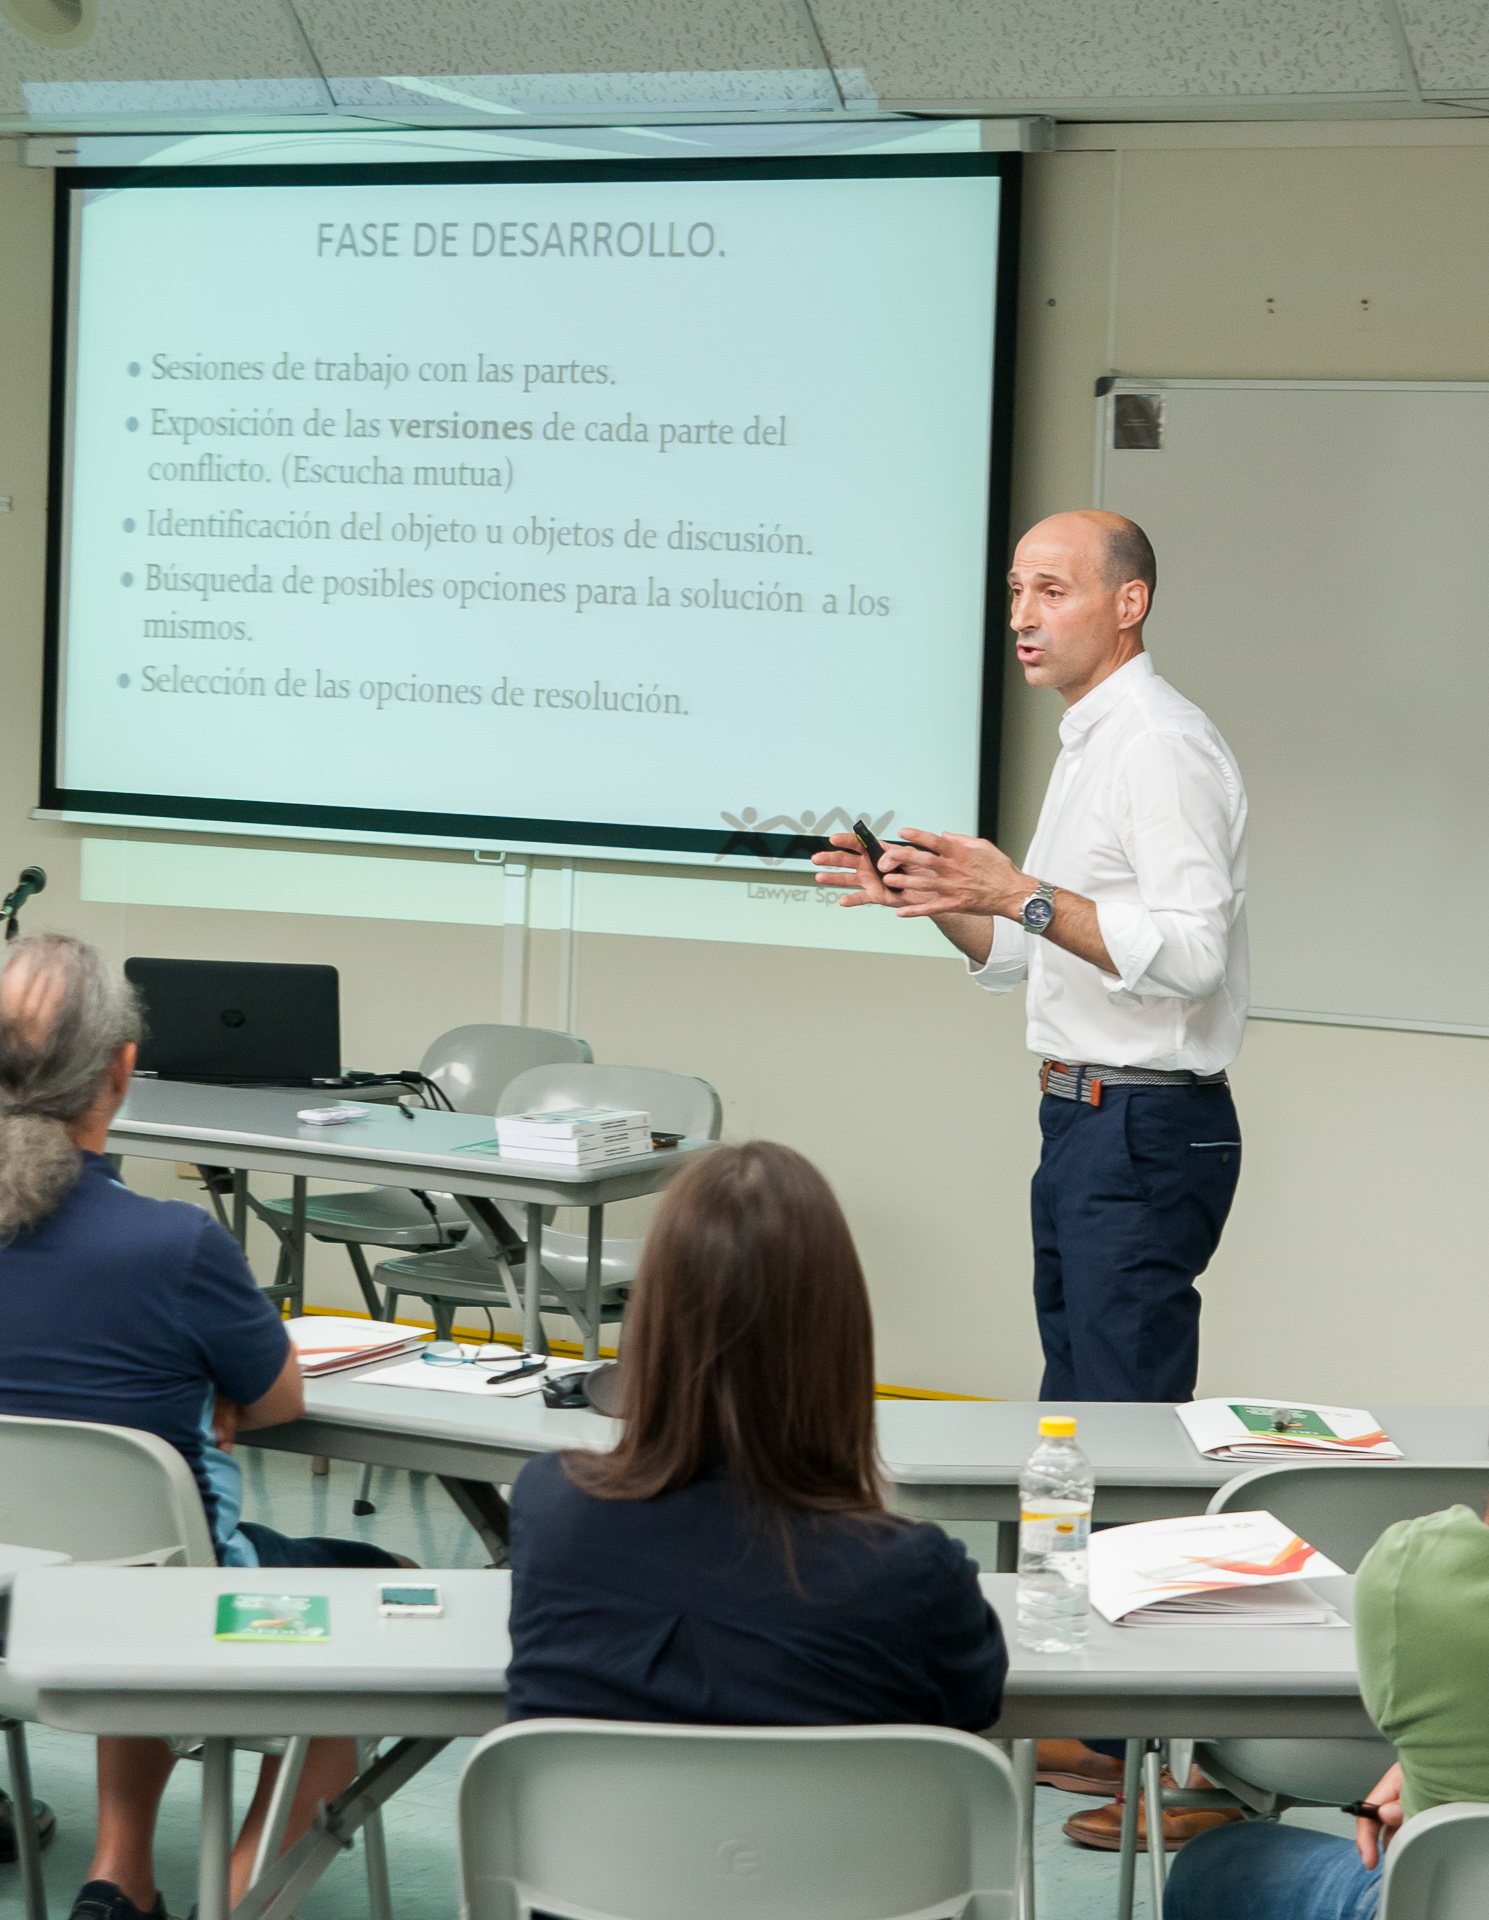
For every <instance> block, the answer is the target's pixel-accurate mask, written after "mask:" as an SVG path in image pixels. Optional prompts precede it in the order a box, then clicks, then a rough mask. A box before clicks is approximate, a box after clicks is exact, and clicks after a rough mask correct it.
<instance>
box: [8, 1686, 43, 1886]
mask: <svg viewBox="0 0 1489 1920" xmlns="http://www.w3.org/2000/svg"><path fill="white" fill-rule="evenodd" d="M3 1724H4V1727H5V1755H6V1759H7V1761H8V1762H9V1764H10V1797H11V1800H12V1802H13V1803H14V1817H15V1828H16V1854H17V1856H18V1857H19V1860H20V1865H21V1887H22V1890H23V1893H24V1897H25V1901H26V1920H47V1891H46V1887H45V1885H44V1884H43V1882H42V1877H41V1835H40V1834H39V1833H38V1832H37V1831H36V1795H35V1794H34V1793H33V1792H32V1789H31V1758H30V1755H29V1754H28V1753H27V1752H26V1728H25V1726H24V1724H23V1723H22V1722H21V1721H19V1720H6V1721H5V1722H4V1723H3Z"/></svg>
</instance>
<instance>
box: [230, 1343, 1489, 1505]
mask: <svg viewBox="0 0 1489 1920" xmlns="http://www.w3.org/2000/svg"><path fill="white" fill-rule="evenodd" d="M381 1364H383V1365H388V1364H397V1363H388V1362H384V1363H381ZM557 1365H558V1369H560V1370H561V1367H562V1362H561V1361H560V1362H558V1363H557ZM378 1372H379V1367H378V1366H371V1367H364V1368H360V1369H358V1370H357V1371H356V1372H354V1373H353V1372H347V1373H337V1374H329V1375H324V1376H322V1377H321V1378H320V1379H317V1380H307V1381H306V1383H305V1410H306V1415H307V1417H308V1418H310V1419H312V1420H315V1421H316V1422H320V1423H324V1424H325V1425H327V1426H340V1427H347V1428H362V1429H367V1428H375V1429H377V1430H379V1431H381V1432H384V1433H390V1434H399V1435H403V1436H406V1437H408V1438H411V1439H414V1438H424V1439H435V1440H440V1441H447V1442H451V1443H456V1444H463V1445H467V1446H468V1445H472V1444H474V1445H478V1446H486V1447H491V1448H493V1449H497V1450H499V1451H502V1452H505V1453H517V1454H523V1453H550V1452H554V1451H556V1450H557V1449H559V1448H561V1447H593V1448H601V1449H602V1448H606V1447H610V1446H613V1445H614V1444H615V1441H616V1438H617V1437H618V1433H619V1428H618V1425H617V1423H616V1422H614V1421H612V1420H606V1419H603V1418H602V1417H601V1416H600V1415H599V1414H596V1413H588V1412H583V1411H573V1412H563V1411H560V1410H558V1409H556V1408H552V1407H548V1406H545V1405H544V1403H543V1396H542V1394H541V1393H534V1394H528V1395H524V1396H523V1397H522V1398H520V1399H516V1400H496V1399H492V1400H482V1399H478V1398H476V1397H475V1396H473V1395H465V1394H454V1393H441V1392H439V1391H438V1390H431V1391H428V1392H425V1391H422V1390H420V1389H419V1388H416V1387H380V1386H378V1385H377V1384H376V1379H377V1374H378ZM1372 1411H1373V1412H1374V1413H1376V1415H1377V1416H1378V1417H1379V1419H1380V1420H1381V1423H1382V1424H1383V1426H1384V1427H1385V1430H1386V1431H1387V1432H1388V1433H1389V1434H1390V1435H1391V1437H1392V1438H1393V1439H1394V1440H1395V1441H1396V1442H1397V1444H1398V1445H1399V1446H1401V1448H1402V1449H1403V1451H1404V1453H1405V1456H1406V1458H1407V1459H1408V1460H1423V1461H1436V1462H1442V1461H1455V1462H1457V1461H1481V1460H1489V1407H1386V1406H1382V1407H1376V1408H1373V1409H1372ZM1050 1412H1062V1413H1063V1412H1070V1413H1073V1414H1075V1416H1076V1419H1077V1422H1078V1432H1077V1437H1078V1439H1079V1440H1080V1441H1081V1442H1082V1443H1083V1445H1084V1446H1085V1448H1086V1450H1087V1452H1088V1453H1089V1454H1090V1456H1091V1459H1092V1463H1093V1465H1094V1467H1095V1471H1096V1484H1097V1486H1098V1487H1135V1488H1173V1489H1177V1490H1181V1491H1185V1490H1191V1491H1194V1492H1195V1493H1196V1494H1204V1495H1205V1496H1206V1497H1208V1491H1209V1490H1212V1489H1214V1488H1215V1487H1219V1486H1223V1485H1224V1484H1225V1482H1226V1481H1227V1480H1233V1479H1234V1478H1235V1477H1236V1475H1237V1474H1239V1473H1245V1472H1247V1471H1248V1470H1249V1468H1250V1466H1251V1465H1253V1464H1255V1463H1252V1462H1236V1461H1221V1460H1207V1459H1206V1458H1205V1456H1204V1455H1203V1454H1202V1453H1200V1452H1199V1451H1198V1449H1197V1448H1196V1447H1195V1446H1194V1444H1193V1442H1192V1441H1191V1440H1190V1438H1189V1436H1188V1434H1187V1433H1186V1432H1185V1430H1184V1428H1183V1426H1182V1424H1181V1423H1180V1421H1179V1417H1178V1415H1177V1414H1176V1413H1175V1412H1174V1410H1173V1408H1172V1407H1170V1406H1154V1405H1146V1404H1127V1403H1121V1402H1106V1403H1103V1402H1099V1401H1095V1402H1087V1403H1084V1404H1082V1403H1077V1402H1071V1403H1069V1404H1068V1405H1067V1404H1060V1405H1054V1404H1043V1403H1040V1402H1036V1401H1016V1400H1001V1401H1000V1400H881V1401H879V1402H878V1404H877V1406H876V1409H875V1413H876V1421H877V1427H878V1436H879V1447H880V1452H881V1453H882V1455H883V1459H884V1468H885V1473H886V1475H887V1477H888V1479H889V1480H890V1482H891V1483H892V1484H895V1485H899V1486H969V1487H971V1486H1001V1487H1016V1486H1017V1484H1018V1477H1019V1472H1020V1470H1021V1468H1022V1466H1023V1463H1024V1460H1025V1459H1026V1458H1027V1456H1028V1455H1029V1453H1030V1452H1031V1451H1032V1449H1033V1446H1034V1443H1035V1440H1036V1438H1037V1437H1038V1425H1039V1419H1040V1416H1041V1414H1047V1413H1050ZM243 1438H244V1439H245V1441H248V1442H249V1443H250V1444H251V1443H252V1441H253V1440H254V1439H255V1438H256V1436H255V1435H251V1434H245V1435H244V1436H243ZM1201 1505H1203V1500H1202V1501H1201Z"/></svg>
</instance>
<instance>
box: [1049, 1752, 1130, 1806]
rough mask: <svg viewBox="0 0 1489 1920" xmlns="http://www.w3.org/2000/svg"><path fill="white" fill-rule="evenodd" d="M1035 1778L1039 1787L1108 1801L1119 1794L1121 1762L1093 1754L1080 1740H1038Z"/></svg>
mask: <svg viewBox="0 0 1489 1920" xmlns="http://www.w3.org/2000/svg"><path fill="white" fill-rule="evenodd" d="M1034 1778H1035V1780H1036V1782H1037V1783H1038V1784H1039V1785H1040V1786H1041V1787H1058V1788H1059V1789H1060V1791H1061V1792H1062V1793H1100V1794H1105V1795H1106V1796H1107V1797H1108V1798H1110V1797H1111V1795H1112V1794H1114V1793H1120V1792H1121V1791H1122V1762H1121V1761H1120V1760H1113V1759H1112V1757H1111V1755H1110V1754H1106V1753H1093V1752H1092V1751H1091V1749H1090V1748H1089V1747H1088V1746H1085V1745H1084V1744H1083V1743H1082V1742H1081V1741H1079V1740H1041V1741H1040V1742H1039V1753H1038V1757H1037V1759H1036V1761H1035V1773H1034Z"/></svg>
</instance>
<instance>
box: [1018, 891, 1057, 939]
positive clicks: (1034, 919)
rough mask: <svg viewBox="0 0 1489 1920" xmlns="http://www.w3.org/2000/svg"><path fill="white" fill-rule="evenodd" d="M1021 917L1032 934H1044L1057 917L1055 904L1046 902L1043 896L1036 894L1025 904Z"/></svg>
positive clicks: (1049, 901) (1051, 901) (1050, 901)
mask: <svg viewBox="0 0 1489 1920" xmlns="http://www.w3.org/2000/svg"><path fill="white" fill-rule="evenodd" d="M1020 917H1021V918H1022V920H1023V923H1024V925H1025V927H1027V929H1028V930H1029V932H1030V933H1043V932H1044V930H1045V928H1046V927H1047V926H1048V925H1049V923H1050V922H1051V920H1053V919H1054V917H1055V903H1054V901H1053V900H1046V899H1045V898H1044V896H1043V894H1039V893H1036V894H1035V895H1034V896H1033V897H1032V898H1031V899H1028V900H1026V901H1025V902H1024V907H1023V913H1022V915H1021V916H1020Z"/></svg>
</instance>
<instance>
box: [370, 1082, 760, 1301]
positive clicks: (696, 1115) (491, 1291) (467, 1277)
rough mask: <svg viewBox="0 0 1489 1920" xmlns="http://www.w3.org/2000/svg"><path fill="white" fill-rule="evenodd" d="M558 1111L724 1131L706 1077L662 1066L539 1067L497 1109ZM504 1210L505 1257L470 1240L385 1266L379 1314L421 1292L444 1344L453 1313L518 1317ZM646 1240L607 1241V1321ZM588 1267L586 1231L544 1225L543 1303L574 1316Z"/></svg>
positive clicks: (508, 1216) (518, 1253)
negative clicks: (626, 1113) (595, 1110)
mask: <svg viewBox="0 0 1489 1920" xmlns="http://www.w3.org/2000/svg"><path fill="white" fill-rule="evenodd" d="M560 1107H637V1108H641V1109H642V1110H644V1111H645V1112H646V1113H648V1114H650V1116H651V1125H652V1130H653V1131H654V1132H656V1133H680V1134H683V1135H685V1136H687V1137H689V1138H691V1139H703V1140H717V1139H718V1137H719V1134H720V1133H721V1132H722V1130H723V1125H724V1109H723V1106H722V1103H721V1102H720V1100H719V1096H718V1094H717V1093H716V1092H715V1091H714V1089H713V1088H712V1087H711V1086H710V1085H709V1084H708V1082H707V1081H706V1080H699V1079H697V1078H696V1077H695V1076H694V1075H692V1074H690V1073H672V1072H669V1071H668V1070H667V1069H665V1068H663V1067H609V1066H602V1067H597V1066H546V1067H534V1068H532V1070H531V1071H530V1072H528V1073H523V1074H519V1075H518V1076H517V1078H516V1079H515V1080H513V1081H511V1082H510V1083H509V1084H508V1085H507V1087H506V1088H505V1089H504V1091H503V1093H502V1095H501V1098H500V1099H499V1100H498V1102H497V1106H496V1111H497V1113H498V1114H504V1113H530V1112H547V1113H551V1112H553V1111H555V1110H556V1109H558V1108H560ZM499 1211H500V1212H501V1214H502V1216H503V1218H504V1220H505V1221H506V1223H507V1227H508V1230H509V1239H508V1242H507V1245H506V1247H505V1249H504V1251H503V1253H502V1254H500V1255H498V1254H497V1253H496V1252H494V1251H493V1250H492V1249H491V1247H490V1246H489V1244H488V1243H487V1242H486V1241H484V1240H477V1238H476V1236H475V1235H472V1236H471V1239H470V1240H469V1241H468V1242H467V1243H466V1244H465V1245H464V1246H462V1247H459V1248H457V1249H456V1250H455V1251H453V1252H449V1253H422V1254H410V1255H408V1256H407V1257H405V1258H402V1259H397V1260H385V1261H383V1263H382V1264H381V1265H380V1266H379V1267H378V1269H377V1271H376V1274H375V1275H374V1278H375V1280H377V1281H379V1282H380V1283H381V1284H382V1285H383V1286H385V1287H386V1288H387V1290H388V1291H387V1295H386V1297H385V1300H384V1304H383V1309H382V1313H383V1318H384V1319H388V1320H391V1319H392V1317H393V1314H394V1311H395V1308H396V1305H397V1302H398V1301H399V1299H400V1298H401V1297H402V1296H403V1295H404V1294H406V1293H412V1294H417V1295H418V1297H419V1298H420V1299H422V1300H426V1301H428V1303H429V1306H430V1308H431V1310H432V1312H433V1314H434V1323H435V1328H436V1331H437V1332H438V1334H439V1335H440V1337H441V1338H442V1339H448V1338H449V1336H450V1329H451V1327H452V1325H453V1324H454V1319H455V1310H456V1308H457V1307H484V1308H488V1309H489V1308H498V1309H501V1308H506V1309H510V1310H511V1311H512V1312H516V1311H518V1305H519V1298H520V1296H519V1294H518V1292H517V1289H516V1287H515V1285H514V1284H513V1281H512V1274H511V1268H512V1267H514V1266H515V1267H518V1268H520V1267H521V1264H522V1260H523V1256H524V1251H525V1241H524V1239H523V1235H524V1234H525V1232H526V1222H525V1220H524V1218H523V1213H522V1209H521V1208H519V1207H514V1206H510V1205H502V1206H500V1207H499ZM550 1217H551V1215H550ZM642 1244H643V1243H642V1241H640V1240H635V1239H609V1240H606V1241H605V1243H604V1247H603V1251H602V1254H601V1268H600V1271H601V1283H600V1311H601V1317H602V1319H618V1318H619V1317H620V1315H621V1314H622V1313H623V1312H624V1310H625V1297H626V1294H627V1291H628V1290H629V1288H630V1286H631V1283H632V1281H634V1279H635V1278H636V1263H637V1261H638V1260H639V1259H640V1257H641V1248H642ZM587 1268H588V1242H587V1241H586V1239H585V1236H584V1235H583V1234H581V1233H562V1232H559V1231H557V1230H556V1229H554V1228H552V1227H545V1228H544V1230H543V1272H544V1277H545V1284H544V1290H543V1302H544V1305H545V1307H549V1308H551V1309H552V1310H554V1311H556V1312H560V1313H567V1314H570V1315H571V1316H572V1315H573V1311H574V1307H575V1305H576V1304H577V1303H578V1302H579V1301H581V1300H582V1299H583V1298H584V1284H585V1275H586V1272H587Z"/></svg>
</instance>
